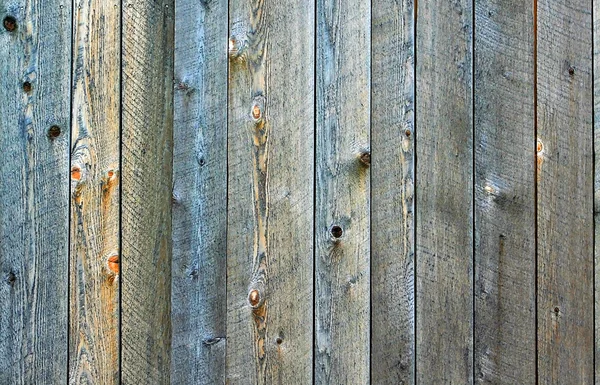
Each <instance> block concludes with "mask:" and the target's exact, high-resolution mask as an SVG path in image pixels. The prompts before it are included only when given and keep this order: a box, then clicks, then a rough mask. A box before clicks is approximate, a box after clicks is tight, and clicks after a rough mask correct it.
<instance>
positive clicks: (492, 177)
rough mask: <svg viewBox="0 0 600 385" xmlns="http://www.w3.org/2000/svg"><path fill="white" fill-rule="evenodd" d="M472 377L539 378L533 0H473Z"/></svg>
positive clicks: (521, 382)
mask: <svg viewBox="0 0 600 385" xmlns="http://www.w3.org/2000/svg"><path fill="white" fill-rule="evenodd" d="M475 51H476V52H477V54H476V55H475V348H474V354H475V382H476V383H478V384H489V383H502V384H515V385H526V384H532V385H533V384H535V382H536V350H535V349H536V346H535V341H536V321H535V311H536V298H535V290H536V278H535V277H536V276H535V269H536V265H535V263H536V262H535V261H536V259H535V244H536V243H535V223H536V219H535V218H536V217H535V215H536V212H535V158H534V151H535V95H534V88H535V83H534V66H535V63H534V10H533V2H523V1H520V0H515V1H505V0H481V1H477V2H476V3H475Z"/></svg>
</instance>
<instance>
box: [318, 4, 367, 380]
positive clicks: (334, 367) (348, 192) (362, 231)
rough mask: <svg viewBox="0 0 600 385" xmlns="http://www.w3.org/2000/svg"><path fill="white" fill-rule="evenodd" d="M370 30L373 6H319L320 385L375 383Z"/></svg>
mask: <svg viewBox="0 0 600 385" xmlns="http://www.w3.org/2000/svg"><path fill="white" fill-rule="evenodd" d="M370 27H371V9H370V4H369V3H368V2H364V1H356V0H350V1H344V2H338V1H335V0H321V1H319V2H317V40H316V41H317V47H316V48H317V57H316V61H317V62H316V71H317V73H316V77H317V83H316V89H315V92H316V111H317V127H316V135H317V140H316V146H317V147H316V165H315V167H316V186H315V187H316V191H315V194H316V203H315V209H316V210H315V329H316V330H315V363H314V367H315V383H317V384H347V383H357V384H366V383H368V382H369V377H370V370H369V369H370V365H369V364H370V341H369V339H370V327H369V325H370V300H369V299H370V280H371V279H370V278H371V273H370V262H371V261H370V236H369V231H370V230H369V224H370V215H369V211H370V206H369V204H370V199H369V198H370V169H369V165H370V162H371V155H370V108H371V104H370V102H371V95H370V94H371V92H370V82H371V79H370V77H371V73H370V67H371V57H370V51H371V38H370V36H371V30H370Z"/></svg>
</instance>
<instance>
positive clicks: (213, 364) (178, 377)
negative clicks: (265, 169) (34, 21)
mask: <svg viewBox="0 0 600 385" xmlns="http://www.w3.org/2000/svg"><path fill="white" fill-rule="evenodd" d="M175 6H176V9H175V91H174V92H175V95H174V97H175V106H174V108H175V112H174V133H173V135H174V144H173V145H174V149H173V151H174V160H173V265H172V269H173V270H172V282H171V288H172V292H171V302H172V303H171V306H172V308H171V315H172V327H173V340H172V345H171V346H172V359H171V361H172V363H171V383H172V384H199V385H201V384H224V383H225V344H226V342H225V341H226V340H225V332H226V326H227V323H226V322H224V320H225V319H226V316H227V314H226V306H227V296H226V287H225V285H226V280H225V274H226V262H227V259H226V228H227V199H225V197H226V195H225V194H226V191H227V38H228V33H227V32H228V25H227V9H228V4H227V0H218V1H211V2H201V1H191V0H182V1H178V2H176V4H175Z"/></svg>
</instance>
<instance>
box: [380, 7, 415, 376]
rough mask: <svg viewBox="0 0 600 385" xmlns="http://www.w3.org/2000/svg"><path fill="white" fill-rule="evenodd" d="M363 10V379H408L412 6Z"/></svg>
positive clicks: (411, 362) (411, 353)
mask: <svg viewBox="0 0 600 385" xmlns="http://www.w3.org/2000/svg"><path fill="white" fill-rule="evenodd" d="M371 12H372V15H371V23H372V25H371V44H372V47H371V48H372V75H371V79H372V80H371V106H372V107H371V113H372V116H371V135H372V137H371V149H372V152H373V156H372V159H371V259H372V262H371V269H372V270H371V317H372V318H371V346H372V347H373V349H372V352H371V381H372V382H373V383H374V384H390V385H396V384H414V376H415V371H414V369H415V357H414V345H415V323H414V321H415V301H414V299H415V290H414V283H415V280H414V273H415V270H414V257H415V253H414V230H415V227H414V190H415V189H414V183H415V175H414V166H415V165H414V161H415V148H414V147H415V140H414V138H415V135H414V121H415V102H414V96H415V92H414V85H415V82H414V80H415V77H414V72H415V71H414V55H415V40H414V27H415V23H414V18H415V9H414V4H413V2H412V1H409V0H402V1H396V0H381V1H377V2H373V4H372V11H371ZM390 36H393V38H392V39H390Z"/></svg>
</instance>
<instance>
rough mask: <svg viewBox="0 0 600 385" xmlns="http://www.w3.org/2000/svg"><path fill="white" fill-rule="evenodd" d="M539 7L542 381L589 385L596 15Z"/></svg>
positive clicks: (586, 8)
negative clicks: (593, 18) (593, 66)
mask: <svg viewBox="0 0 600 385" xmlns="http://www.w3.org/2000/svg"><path fill="white" fill-rule="evenodd" d="M537 5H538V9H537V18H538V22H537V26H538V27H537V33H538V37H537V46H538V48H537V79H538V82H537V90H538V106H537V111H538V114H537V136H538V140H539V142H538V143H539V145H538V147H539V148H538V150H539V151H538V154H537V182H538V187H537V192H538V194H537V199H538V206H537V210H538V307H537V312H538V374H539V382H538V383H540V384H564V383H565V382H568V383H573V384H587V383H591V382H592V381H593V374H594V367H593V365H594V363H593V351H594V320H593V309H594V303H593V301H594V293H593V271H594V266H593V241H592V240H593V214H592V213H593V195H592V194H593V185H592V183H593V174H592V172H593V171H592V158H593V153H592V140H593V136H592V130H593V128H592V113H593V110H592V108H593V107H592V78H591V75H592V57H591V54H592V50H591V47H592V25H591V22H592V9H591V2H590V1H587V0H543V1H538V3H537ZM567 378H568V380H566V379H567Z"/></svg>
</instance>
